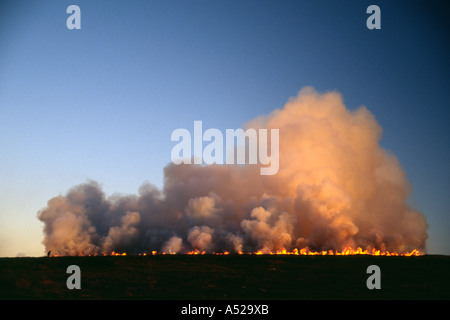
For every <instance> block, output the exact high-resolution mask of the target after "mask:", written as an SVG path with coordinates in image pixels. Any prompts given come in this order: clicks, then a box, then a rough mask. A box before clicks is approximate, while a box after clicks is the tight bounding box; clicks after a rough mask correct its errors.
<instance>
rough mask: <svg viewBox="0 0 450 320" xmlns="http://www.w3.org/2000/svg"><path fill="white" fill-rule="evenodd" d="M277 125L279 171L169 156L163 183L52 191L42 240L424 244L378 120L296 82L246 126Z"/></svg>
mask: <svg viewBox="0 0 450 320" xmlns="http://www.w3.org/2000/svg"><path fill="white" fill-rule="evenodd" d="M248 127H252V128H255V129H259V128H267V129H279V139H280V141H279V155H280V157H279V161H280V163H279V172H278V173H277V174H276V175H273V176H270V175H267V176H264V175H260V170H259V166H258V165H210V166H201V165H189V164H181V165H174V164H169V165H167V166H166V167H165V169H164V177H165V179H164V186H163V189H162V190H159V189H157V188H156V187H154V186H151V185H149V184H144V185H143V186H142V187H141V188H140V190H139V194H138V195H129V196H117V195H115V196H111V197H106V196H105V194H104V193H103V191H102V190H101V188H100V186H99V185H98V184H97V183H96V182H88V183H85V184H82V185H79V186H76V187H74V188H73V189H71V190H70V191H69V192H68V193H67V195H65V196H59V197H55V198H53V199H51V200H50V201H49V202H48V206H47V207H46V208H44V209H43V210H41V211H40V212H39V214H38V217H39V219H40V220H41V221H42V222H44V224H45V226H44V233H45V238H44V241H43V243H44V245H45V247H46V249H47V250H52V253H56V254H60V255H77V254H101V253H111V252H112V251H115V252H127V253H141V252H149V251H153V250H156V251H158V252H161V251H164V252H174V253H176V252H187V251H191V250H199V251H206V252H221V251H225V250H226V251H230V252H239V251H243V252H254V251H257V250H262V251H263V252H264V251H276V250H282V249H286V250H288V251H289V250H292V249H294V248H297V249H302V248H306V247H307V248H309V249H310V250H330V249H331V250H342V249H344V248H345V247H347V246H352V247H353V248H356V247H362V248H363V249H369V250H371V249H373V248H375V249H377V250H389V251H397V252H404V251H410V250H412V249H423V248H424V246H425V240H426V239H427V233H426V229H427V224H426V221H425V217H424V216H423V214H421V213H420V212H417V211H415V210H413V209H411V208H410V207H409V206H408V204H407V201H406V199H407V197H408V195H409V192H410V186H409V185H408V182H407V180H406V178H405V174H404V172H403V170H402V168H401V166H400V164H399V163H398V161H397V159H396V158H395V157H394V156H393V155H392V154H389V153H388V152H386V151H385V150H383V149H382V148H381V147H380V145H379V140H380V137H381V131H382V130H381V127H380V126H379V125H378V123H377V121H376V120H375V118H374V117H373V115H372V114H371V113H370V112H369V111H368V110H367V109H366V108H365V107H361V108H359V109H357V110H355V111H350V110H348V109H347V108H346V107H345V106H344V104H343V101H342V98H341V96H340V94H339V93H337V92H330V93H326V94H318V93H317V92H315V91H314V90H313V89H312V88H305V89H303V90H302V91H301V92H300V93H299V95H298V97H296V98H292V99H291V100H289V101H288V103H287V104H286V105H285V106H284V108H283V109H279V110H275V111H274V112H272V113H271V114H270V115H268V116H263V117H259V118H257V119H254V120H253V121H251V122H249V123H247V124H246V128H248Z"/></svg>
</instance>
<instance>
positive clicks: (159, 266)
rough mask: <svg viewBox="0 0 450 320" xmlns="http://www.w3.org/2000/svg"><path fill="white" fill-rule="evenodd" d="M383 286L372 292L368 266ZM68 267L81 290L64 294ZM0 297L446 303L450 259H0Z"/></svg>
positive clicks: (357, 257)
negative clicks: (78, 278) (378, 274)
mask: <svg viewBox="0 0 450 320" xmlns="http://www.w3.org/2000/svg"><path fill="white" fill-rule="evenodd" d="M373 264H375V265H378V266H379V267H380V269H381V289H380V290H376V289H373V290H369V289H368V288H367V286H366V280H367V278H368V277H369V276H370V274H367V273H366V270H367V267H368V266H369V265H373ZM69 265H77V266H79V267H80V269H81V289H80V290H76V289H75V290H69V289H68V288H67V286H66V280H67V278H68V277H69V276H70V274H67V273H66V269H67V267H68V266H69ZM0 272H1V274H0V298H1V299H158V300H160V299H162V300H165V299H169V300H180V299H189V300H192V299H194V300H196V299H206V300H212V299H214V300H215V299H230V300H245V299H264V300H271V299H283V300H284V299H288V300H291V299H449V298H450V293H449V291H450V290H449V285H450V277H449V273H450V257H449V256H428V255H427V256H420V257H383V256H381V257H375V256H279V255H261V256H256V255H228V256H214V255H196V256H194V255H192V256H191V255H156V256H125V257H122V256H121V257H114V256H106V257H104V256H98V257H52V258H47V257H45V258H0Z"/></svg>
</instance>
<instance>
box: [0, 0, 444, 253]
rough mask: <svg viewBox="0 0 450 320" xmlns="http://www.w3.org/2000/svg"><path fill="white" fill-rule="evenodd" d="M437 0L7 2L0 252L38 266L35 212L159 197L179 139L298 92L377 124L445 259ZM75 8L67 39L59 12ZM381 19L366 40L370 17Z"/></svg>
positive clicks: (2, 48)
mask: <svg viewBox="0 0 450 320" xmlns="http://www.w3.org/2000/svg"><path fill="white" fill-rule="evenodd" d="M444 3H445V2H444V1H442V2H431V3H428V2H427V5H426V6H425V5H424V4H423V3H422V4H421V2H419V1H395V3H394V2H393V1H389V2H388V1H378V0H377V1H359V0H358V1H357V0H353V1H345V2H343V1H282V2H281V1H273V0H271V1H268V0H264V1H256V0H253V1H250V0H247V1H237V0H232V1H218V0H214V1H200V0H196V1H191V0H183V1H153V0H149V1H80V0H76V1H41V0H39V1H10V0H7V1H2V2H1V4H0V177H1V178H0V256H15V255H17V254H19V253H21V254H25V255H31V256H33V255H42V254H43V246H42V245H41V240H42V225H41V223H40V222H39V221H38V219H37V218H36V214H37V212H38V210H40V209H41V208H43V207H45V206H46V202H47V201H48V200H49V199H50V198H52V197H54V196H56V195H59V194H64V193H65V192H66V191H67V190H68V189H69V188H71V187H72V186H74V185H76V184H79V183H83V182H85V181H86V180H87V179H93V180H95V181H97V182H99V183H100V184H101V185H102V186H103V189H104V191H105V193H106V194H107V195H110V194H112V193H115V192H119V193H136V192H137V190H138V189H139V187H140V186H141V185H142V183H143V182H145V181H149V182H151V183H153V184H155V185H157V186H159V187H161V186H162V182H163V168H164V166H165V165H166V164H167V163H169V162H170V153H171V148H172V147H173V145H174V143H172V142H171V141H170V135H171V133H172V131H173V130H175V129H176V128H187V129H191V128H192V126H193V121H194V120H202V121H203V125H204V127H205V128H218V129H221V130H222V129H225V128H238V127H240V126H241V125H242V124H243V123H245V122H246V121H248V120H251V119H253V118H255V117H256V116H259V115H263V114H268V113H270V112H271V111H272V110H274V109H276V108H280V107H282V106H283V105H284V104H285V103H286V101H287V100H288V99H289V97H292V96H295V95H296V94H297V93H298V91H299V90H300V89H301V88H303V87H304V86H313V87H314V88H315V89H316V90H318V91H319V92H324V91H328V90H338V91H339V92H341V93H342V95H343V97H344V102H345V104H346V106H347V107H348V108H350V109H355V108H357V107H358V106H360V105H366V106H367V107H368V109H369V110H370V111H371V112H372V113H373V114H374V115H375V117H376V119H377V120H378V122H379V123H380V125H381V126H382V127H383V138H382V141H381V145H382V146H383V147H384V148H386V149H387V150H390V151H391V152H393V153H394V154H395V155H396V156H397V157H398V159H399V160H400V163H401V164H402V166H403V168H404V169H405V171H406V174H407V178H408V180H409V181H410V183H411V186H412V195H411V198H410V203H411V205H413V206H414V207H416V208H417V209H419V210H420V211H422V212H424V214H425V215H426V217H427V221H428V223H429V225H430V226H429V229H428V233H429V236H430V238H429V241H428V244H427V246H428V252H429V253H441V254H450V237H449V235H448V229H449V226H450V216H449V213H450V212H449V209H450V200H449V199H450V197H449V196H450V195H449V190H450V181H449V173H450V171H449V169H450V168H449V155H450V149H449V146H450V132H449V129H448V123H449V115H450V113H449V111H448V106H449V103H450V87H449V79H450V77H449V76H450V65H449V64H450V62H449V59H448V56H449V50H448V49H449V48H448V34H449V33H448V31H449V25H448V22H445V18H446V17H445V15H444V9H448V8H445V5H444ZM71 4H76V5H78V6H79V7H80V8H81V30H68V29H67V27H66V19H67V18H68V16H69V14H67V13H66V8H67V7H68V6H69V5H71ZM371 4H377V5H379V6H380V8H381V27H382V28H381V30H368V29H367V28H366V19H367V18H368V16H369V15H368V14H367V13H366V8H367V7H368V6H369V5H371Z"/></svg>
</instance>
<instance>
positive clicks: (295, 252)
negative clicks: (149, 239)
mask: <svg viewBox="0 0 450 320" xmlns="http://www.w3.org/2000/svg"><path fill="white" fill-rule="evenodd" d="M165 254H176V252H172V251H170V252H158V251H156V250H153V251H150V252H148V253H147V252H144V253H140V254H139V256H146V255H153V256H154V255H165ZM186 254H188V255H204V254H212V255H230V254H231V252H230V251H223V252H212V253H207V252H206V251H200V250H198V249H195V250H191V251H189V252H187V253H186ZM236 254H239V255H242V254H246V253H244V252H243V251H242V250H240V251H239V252H237V253H236ZM247 254H253V255H295V256H349V255H370V256H388V257H392V256H405V257H410V256H422V255H424V254H425V253H423V252H421V251H419V250H417V249H414V250H412V251H410V252H404V253H398V252H390V251H382V250H377V249H375V248H373V249H372V250H369V249H362V248H361V247H358V248H356V249H353V248H352V247H346V248H345V249H344V250H342V251H333V250H328V251H326V250H322V251H311V250H310V249H309V248H307V247H306V248H302V249H300V250H299V249H297V248H295V249H293V250H291V251H287V250H286V249H280V250H276V251H271V250H258V251H256V252H252V253H247ZM78 255H79V256H86V254H83V253H82V252H80V253H79V254H78ZM93 255H94V256H95V255H103V256H126V255H127V253H126V252H122V253H118V252H115V251H113V252H111V253H110V254H107V253H101V254H93ZM59 256H60V255H59V254H57V253H55V254H52V255H51V257H59ZM88 256H91V254H88Z"/></svg>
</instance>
